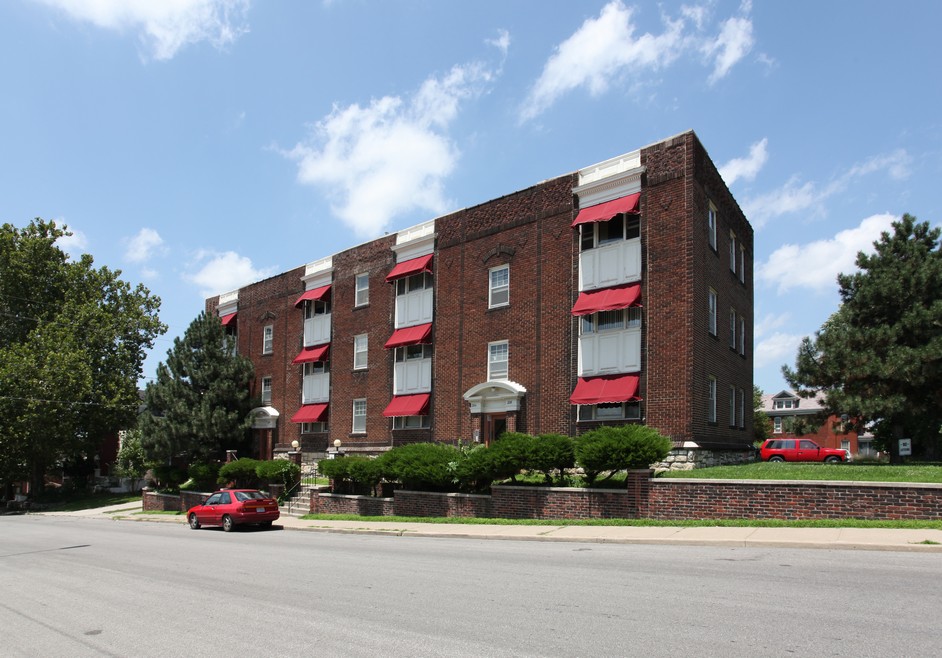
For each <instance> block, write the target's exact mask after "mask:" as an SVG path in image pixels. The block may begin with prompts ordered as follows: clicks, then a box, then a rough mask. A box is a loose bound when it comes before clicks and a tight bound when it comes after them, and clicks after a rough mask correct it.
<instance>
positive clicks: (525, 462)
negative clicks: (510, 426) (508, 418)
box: [487, 432, 536, 482]
mask: <svg viewBox="0 0 942 658" xmlns="http://www.w3.org/2000/svg"><path fill="white" fill-rule="evenodd" d="M535 442H536V439H535V438H534V437H533V436H530V435H529V434H522V433H520V432H504V433H503V434H501V435H500V436H499V437H498V438H497V440H496V441H494V443H492V444H491V445H490V446H489V447H488V448H487V450H488V452H489V453H490V455H489V458H490V460H491V469H492V472H493V476H494V479H495V480H504V479H507V478H510V480H511V482H513V481H514V478H515V477H516V476H517V474H518V473H520V471H522V470H524V469H526V468H529V467H530V463H531V461H532V453H533V446H534V443H535Z"/></svg>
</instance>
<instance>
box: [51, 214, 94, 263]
mask: <svg viewBox="0 0 942 658" xmlns="http://www.w3.org/2000/svg"><path fill="white" fill-rule="evenodd" d="M56 224H58V225H59V226H60V227H62V228H65V229H66V230H67V231H69V233H71V234H72V235H63V236H62V237H61V238H59V239H58V240H56V246H57V247H59V249H61V250H62V251H64V252H65V253H66V254H67V255H68V256H69V258H74V257H75V256H76V255H77V254H81V253H84V252H85V251H87V249H88V237H87V236H86V235H85V234H84V233H82V232H81V231H79V230H78V229H75V228H72V227H71V226H65V225H64V224H62V222H61V221H60V220H57V221H56Z"/></svg>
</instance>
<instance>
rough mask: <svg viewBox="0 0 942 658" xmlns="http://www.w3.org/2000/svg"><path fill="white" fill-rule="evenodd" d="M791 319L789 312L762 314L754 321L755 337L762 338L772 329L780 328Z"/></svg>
mask: <svg viewBox="0 0 942 658" xmlns="http://www.w3.org/2000/svg"><path fill="white" fill-rule="evenodd" d="M790 319H791V314H790V313H779V314H778V315H775V314H772V313H769V314H766V315H764V316H763V317H762V318H761V319H760V320H758V321H757V322H756V326H755V330H754V331H755V337H756V338H762V337H763V336H765V335H766V334H767V333H769V332H770V331H772V330H773V329H780V328H781V327H783V326H785V324H787V323H788V321H789V320H790Z"/></svg>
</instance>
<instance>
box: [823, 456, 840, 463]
mask: <svg viewBox="0 0 942 658" xmlns="http://www.w3.org/2000/svg"><path fill="white" fill-rule="evenodd" d="M824 461H826V462H827V463H829V464H839V463H841V458H840V457H837V456H836V455H831V456H830V457H828V458H826V459H825V460H824Z"/></svg>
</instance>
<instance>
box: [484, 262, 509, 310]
mask: <svg viewBox="0 0 942 658" xmlns="http://www.w3.org/2000/svg"><path fill="white" fill-rule="evenodd" d="M488 277H489V285H488V303H487V306H488V308H495V307H498V306H506V305H507V304H509V303H510V265H500V266H498V267H492V268H491V269H490V271H489V272H488Z"/></svg>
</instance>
